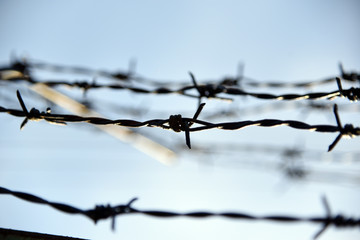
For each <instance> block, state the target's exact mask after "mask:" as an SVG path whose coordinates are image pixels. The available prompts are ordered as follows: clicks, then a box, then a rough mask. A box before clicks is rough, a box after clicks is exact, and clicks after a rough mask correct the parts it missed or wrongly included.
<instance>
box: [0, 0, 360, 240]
mask: <svg viewBox="0 0 360 240" xmlns="http://www.w3.org/2000/svg"><path fill="white" fill-rule="evenodd" d="M359 10H360V2H359V1H356V0H353V1H351V0H346V1H335V0H330V1H329V0H328V1H325V0H319V1H310V0H309V1H307V0H306V1H186V0H185V1H67V0H61V1H17V0H13V1H5V0H2V1H0V33H1V40H0V43H1V44H0V62H1V65H2V66H5V65H8V64H9V63H10V59H11V56H16V57H18V58H21V57H25V58H27V59H35V60H38V61H43V62H47V63H56V64H61V65H68V66H84V67H89V68H92V69H103V70H109V71H117V70H120V71H127V70H128V68H129V62H131V61H133V60H135V61H136V68H135V73H136V74H139V75H141V76H145V77H149V78H152V79H157V80H161V81H167V82H168V81H170V82H172V83H174V84H175V83H177V82H180V81H181V82H184V81H185V82H186V81H188V83H189V84H191V81H190V77H189V74H188V72H189V71H191V72H193V73H194V75H195V76H196V78H197V80H198V82H202V81H204V80H207V79H214V80H216V79H218V80H219V79H222V78H223V77H225V76H236V74H237V72H238V66H239V64H240V66H243V75H244V76H246V77H250V78H253V79H256V80H258V81H270V80H274V81H284V82H297V81H309V80H310V81H312V80H320V79H323V78H327V77H331V76H336V75H338V74H339V68H338V64H339V62H342V64H343V65H344V68H345V70H347V71H357V72H359V71H360V68H359V66H360V55H359V53H360V44H359V42H360V27H359V23H360V15H359V14H358V13H359ZM34 74H35V76H37V77H38V78H40V79H42V80H48V79H61V80H64V79H65V80H69V81H76V80H86V81H89V82H91V81H93V79H94V76H86V75H78V74H62V73H52V72H47V71H40V70H39V71H36V72H35V73H34ZM102 80H104V79H101V77H97V78H96V81H99V82H100V81H102ZM343 85H344V88H347V87H349V86H351V85H350V84H348V83H343ZM28 86H29V85H28V84H26V83H11V84H10V83H1V85H0V106H4V107H8V108H16V109H20V106H19V103H18V102H17V99H16V90H17V89H19V90H20V91H21V93H22V95H23V98H24V101H25V103H26V105H27V107H28V109H31V107H37V108H38V109H39V110H41V111H44V110H45V109H46V107H48V105H49V103H48V102H46V101H44V100H42V99H40V98H39V97H38V96H37V95H36V94H34V93H33V92H32V91H30V90H29V89H28ZM243 86H244V87H245V90H249V91H253V92H270V93H274V94H280V93H283V92H288V93H293V92H296V93H304V92H309V91H314V92H315V91H333V90H336V88H337V87H336V84H335V83H332V84H328V85H325V86H321V87H318V88H311V89H293V88H292V89H274V88H273V89H271V88H251V87H249V86H247V85H246V84H245V83H244V84H243ZM354 86H358V84H357V85H356V84H354ZM148 88H149V87H148ZM56 89H57V90H58V91H60V92H63V93H65V94H68V95H70V96H72V97H73V98H75V99H80V100H84V96H83V93H82V91H81V90H78V89H65V88H63V87H58V88H56ZM86 100H88V101H90V102H92V103H94V104H95V106H96V111H98V112H100V113H101V114H103V115H104V116H106V117H108V118H111V119H124V118H125V119H126V118H127V119H134V120H139V121H144V120H149V119H154V118H164V119H166V118H168V117H169V116H170V115H172V114H182V115H183V116H187V117H191V116H192V115H193V114H194V112H195V111H196V108H197V99H193V98H186V97H184V96H179V95H166V96H158V95H145V94H143V95H142V94H135V93H130V92H128V91H114V90H90V91H89V92H87V94H86ZM203 102H206V103H207V104H206V106H205V108H204V110H203V112H202V113H201V115H200V117H199V118H200V119H206V116H208V115H210V114H211V113H216V112H219V111H222V110H229V109H237V110H239V111H238V115H236V116H234V117H232V118H230V117H226V116H223V117H220V118H215V119H211V120H209V121H212V122H220V121H241V120H256V119H265V118H276V119H291V120H299V121H305V122H307V123H310V124H331V125H333V124H336V123H335V119H334V117H333V114H332V110H331V109H327V110H326V111H318V112H314V111H313V112H306V111H304V110H303V108H300V107H299V106H298V107H295V108H294V107H292V108H285V106H288V105H281V106H282V107H281V106H280V107H275V110H272V111H266V112H256V113H248V114H246V111H245V110H246V109H247V110H249V109H255V107H259V106H268V105H269V106H274V104H277V103H279V102H277V101H268V100H258V99H254V98H251V97H234V101H233V103H227V102H223V101H218V100H206V99H203ZM297 102H299V104H306V103H307V102H306V101H304V100H301V101H297ZM325 102H326V103H329V102H328V101H325ZM333 102H336V103H338V104H339V112H340V117H341V120H342V122H343V124H345V123H352V124H354V126H359V110H356V108H357V109H358V107H357V105H358V103H350V102H349V101H347V100H346V99H336V100H335V101H333ZM107 103H112V104H116V105H118V106H122V107H124V106H127V107H132V108H142V109H145V110H146V111H144V112H143V114H141V115H131V114H129V113H128V112H126V111H124V110H121V109H119V108H114V107H113V105H111V106H112V107H111V106H110V105H109V104H107ZM341 106H343V108H341ZM354 108H355V111H354ZM52 109H53V112H54V113H58V112H61V113H63V112H65V113H68V112H67V110H64V109H62V108H60V107H55V106H52ZM346 109H352V110H351V111H348V110H346ZM240 110H243V111H244V112H242V111H240ZM242 113H245V114H242ZM22 121H23V119H21V118H15V117H12V116H9V115H6V114H1V115H0V129H1V134H0V151H1V156H0V186H2V187H5V188H9V189H12V190H17V191H24V192H29V193H33V194H35V195H37V196H41V197H43V198H45V199H47V200H50V201H56V202H63V203H68V204H71V205H73V206H76V207H79V208H83V209H90V208H93V207H94V206H95V205H96V204H107V203H110V204H114V205H117V204H122V203H127V202H128V201H129V200H130V199H132V198H133V197H139V200H138V201H137V202H135V203H134V205H133V206H134V207H136V208H139V209H160V210H171V211H185V212H186V211H192V210H209V211H230V210H231V211H238V212H247V213H250V214H256V215H271V214H285V215H288V214H290V215H296V216H304V217H307V216H314V215H315V216H324V214H325V210H324V207H323V205H322V203H321V196H323V195H325V196H326V197H327V199H328V201H329V203H330V206H331V208H332V211H333V213H343V214H344V215H347V216H353V217H358V216H359V215H360V209H359V204H358V203H359V200H360V194H359V186H360V180H359V173H360V171H359V170H360V168H359V162H358V161H356V157H354V156H358V155H354V154H358V152H359V151H358V148H359V143H360V140H359V138H355V139H351V140H347V139H343V140H341V141H340V143H339V144H338V145H337V146H336V148H335V149H334V151H333V153H326V151H327V148H328V145H329V144H331V143H332V141H333V140H334V139H335V137H336V134H330V133H326V134H321V133H315V132H308V131H300V130H295V129H291V128H287V127H276V128H261V127H250V128H246V129H243V130H239V131H221V130H211V131H204V132H197V133H192V134H191V140H192V145H193V148H194V149H193V150H187V149H186V148H184V145H185V141H184V134H183V133H175V132H170V131H164V130H162V129H155V128H154V129H144V128H142V129H138V130H137V131H138V132H139V133H141V134H144V135H146V136H149V137H150V138H153V139H156V141H157V142H159V143H161V144H164V145H166V146H169V147H172V148H173V149H174V151H175V153H176V154H177V156H178V158H177V159H176V163H175V164H173V165H171V166H167V165H164V164H162V163H160V162H158V161H156V160H155V159H154V158H153V157H151V156H149V155H146V154H144V153H143V152H141V151H138V150H137V149H135V148H134V147H132V146H131V145H129V144H126V143H123V142H121V141H119V140H118V139H115V138H113V137H112V136H109V135H107V134H106V133H103V132H101V131H99V130H96V128H94V127H92V126H88V125H86V124H69V125H68V126H66V127H62V126H56V125H51V124H48V123H47V122H29V123H28V124H27V126H26V127H25V128H24V130H22V131H20V130H19V126H20V124H21V122H22ZM230 142H231V143H232V145H230V144H229V143H230ZM175 144H178V145H180V146H181V147H178V148H174V146H175ZM200 146H208V147H210V149H212V150H219V153H211V154H205V153H199V152H198V151H196V147H200ZM224 146H228V147H227V148H229V149H226V147H224ZM249 146H253V147H259V149H257V150H255V151H250V150H251V148H250V147H249ZM264 146H265V147H266V146H272V148H280V149H282V150H284V149H286V148H294V147H295V148H298V149H300V150H303V156H302V158H300V163H299V164H300V165H301V164H302V165H304V166H305V167H306V168H308V169H309V171H310V172H311V173H312V174H311V175H310V176H309V178H308V179H300V180H294V179H290V178H288V177H286V175H285V174H284V172H283V171H281V164H283V163H284V162H285V160H284V157H283V154H282V152H281V151H278V152H263V151H261V149H262V147H264ZM0 209H1V210H0V212H1V215H0V227H2V228H11V229H17V230H24V231H32V232H40V233H48V234H54V235H64V236H72V237H79V238H85V239H94V240H100V239H108V240H111V239H120V238H121V239H159V240H160V239H199V238H200V239H209V240H210V239H219V238H221V239H238V238H241V239H289V236H290V237H291V239H311V238H312V236H313V235H314V234H315V233H316V232H317V231H318V230H319V229H320V226H319V225H313V224H306V223H301V224H297V223H296V224H279V223H271V222H264V221H260V222H248V221H243V220H227V219H222V218H209V219H205V220H192V219H188V218H176V219H175V218H174V219H156V218H151V217H145V216H141V215H136V216H135V215H129V216H119V217H118V218H117V221H116V231H115V232H113V231H111V228H110V225H111V223H110V220H105V221H101V222H99V223H98V224H97V225H94V224H93V223H92V222H91V221H89V220H88V219H86V218H85V217H83V216H72V215H67V214H63V213H61V212H58V211H56V210H54V209H52V208H50V207H47V206H42V205H36V204H32V203H28V202H25V201H22V200H19V199H16V198H14V197H11V196H6V195H3V196H0ZM359 236H360V233H359V231H358V229H334V228H332V227H331V228H329V229H328V230H327V231H326V232H325V233H324V234H323V235H322V236H321V239H323V240H326V239H340V238H341V239H359Z"/></svg>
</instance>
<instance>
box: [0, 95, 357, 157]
mask: <svg viewBox="0 0 360 240" xmlns="http://www.w3.org/2000/svg"><path fill="white" fill-rule="evenodd" d="M17 97H18V100H19V103H20V106H21V108H22V110H16V109H7V108H4V107H2V106H0V112H4V113H8V114H10V115H12V116H16V117H25V119H24V121H23V122H22V124H21V126H20V129H23V128H24V126H25V125H26V124H27V122H28V120H32V121H39V120H46V121H48V122H50V123H54V124H60V125H65V124H66V123H67V122H85V123H89V124H96V125H109V124H111V125H118V126H123V127H131V128H139V127H158V128H162V129H167V130H173V131H175V132H185V139H186V144H187V146H188V147H189V148H191V143H190V132H197V131H203V130H210V129H215V128H216V129H222V130H239V129H243V128H245V127H250V126H259V127H276V126H288V127H291V128H294V129H299V130H309V131H316V132H323V133H325V132H326V133H333V132H339V135H338V136H337V138H336V139H335V141H334V142H333V143H332V144H331V145H330V146H329V149H328V151H331V150H332V149H333V148H334V147H335V145H336V144H337V143H338V142H339V141H340V139H341V138H342V137H351V138H352V137H355V136H359V135H360V128H358V127H357V128H355V127H354V126H353V125H352V124H346V125H345V126H344V127H343V126H342V124H341V121H340V117H339V115H338V108H337V105H336V104H335V105H334V114H335V118H336V121H337V126H333V125H310V124H307V123H304V122H300V121H294V120H278V119H263V120H255V121H238V122H223V123H210V122H207V121H202V120H198V119H197V118H198V116H199V115H200V113H201V111H202V109H203V107H204V106H205V103H202V104H200V106H199V108H198V110H197V111H196V113H195V114H194V116H193V118H183V117H182V116H181V115H180V114H178V115H171V116H170V117H169V119H152V120H147V121H143V122H140V121H136V120H129V119H117V120H111V119H106V118H100V117H82V116H77V115H70V114H52V113H51V110H50V109H49V108H48V109H47V110H46V112H40V111H39V110H37V109H36V108H32V109H31V110H30V111H28V110H27V107H26V105H25V103H24V101H23V99H22V97H21V94H20V92H19V91H17ZM195 123H196V124H198V125H201V126H198V127H192V125H193V124H195Z"/></svg>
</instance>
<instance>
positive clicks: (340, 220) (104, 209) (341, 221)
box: [0, 187, 360, 239]
mask: <svg viewBox="0 0 360 240" xmlns="http://www.w3.org/2000/svg"><path fill="white" fill-rule="evenodd" d="M0 194H8V195H12V196H14V197H16V198H19V199H22V200H25V201H28V202H32V203H38V204H43V205H48V206H50V207H52V208H54V209H56V210H58V211H61V212H64V213H68V214H80V215H83V216H85V217H88V218H90V219H91V220H93V221H94V222H95V223H96V222H97V221H99V220H101V219H107V218H111V219H112V229H113V230H114V229H115V217H116V216H118V215H125V214H142V215H145V216H150V217H159V218H173V217H188V218H198V219H199V218H200V219H202V218H208V217H223V218H229V219H243V220H253V221H254V220H264V221H273V222H289V223H290V222H309V223H316V224H318V223H321V224H323V227H322V228H321V229H320V231H318V232H317V233H316V234H315V235H314V239H315V238H318V237H319V236H320V235H321V234H322V233H323V232H324V231H325V230H326V229H327V228H328V227H329V226H331V225H332V226H335V227H338V228H345V227H349V228H351V227H352V228H353V227H360V219H355V218H351V217H345V216H343V215H341V214H338V215H336V216H333V215H332V214H331V211H330V208H329V205H328V203H327V201H326V199H325V198H323V199H322V200H323V204H324V206H325V210H326V216H325V217H307V218H304V217H296V216H288V215H271V216H255V215H251V214H247V213H241V212H218V213H216V212H209V211H194V212H187V213H181V212H174V211H162V210H140V209H137V208H134V207H132V204H133V202H134V201H135V200H137V198H133V199H132V200H130V201H129V202H128V203H127V204H120V205H117V206H114V207H111V206H110V205H109V204H108V205H97V206H96V207H95V208H94V209H89V210H82V209H79V208H76V207H73V206H71V205H67V204H63V203H57V202H50V201H47V200H45V199H43V198H40V197H38V196H35V195H32V194H29V193H25V192H19V191H12V190H9V189H6V188H4V187H0Z"/></svg>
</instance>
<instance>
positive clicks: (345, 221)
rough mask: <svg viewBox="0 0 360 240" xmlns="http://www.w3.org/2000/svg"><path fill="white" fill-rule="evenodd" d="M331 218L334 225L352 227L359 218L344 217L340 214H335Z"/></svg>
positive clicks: (358, 221) (357, 222)
mask: <svg viewBox="0 0 360 240" xmlns="http://www.w3.org/2000/svg"><path fill="white" fill-rule="evenodd" d="M332 220H333V221H332V224H333V225H334V226H336V227H354V226H356V225H359V224H360V220H355V219H353V218H345V217H344V216H343V215H341V214H339V215H337V216H336V217H335V218H333V219H332Z"/></svg>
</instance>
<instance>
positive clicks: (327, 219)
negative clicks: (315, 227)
mask: <svg viewBox="0 0 360 240" xmlns="http://www.w3.org/2000/svg"><path fill="white" fill-rule="evenodd" d="M321 200H322V203H323V205H324V208H325V212H326V221H324V225H323V227H322V228H321V229H320V230H319V231H318V232H317V233H316V234H315V235H314V238H313V239H314V240H315V239H317V238H318V237H319V236H320V235H321V234H322V233H323V232H325V230H326V229H327V228H328V227H329V225H330V224H331V221H330V220H331V215H332V214H331V210H330V206H329V203H328V201H327V200H326V196H322V198H321Z"/></svg>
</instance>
